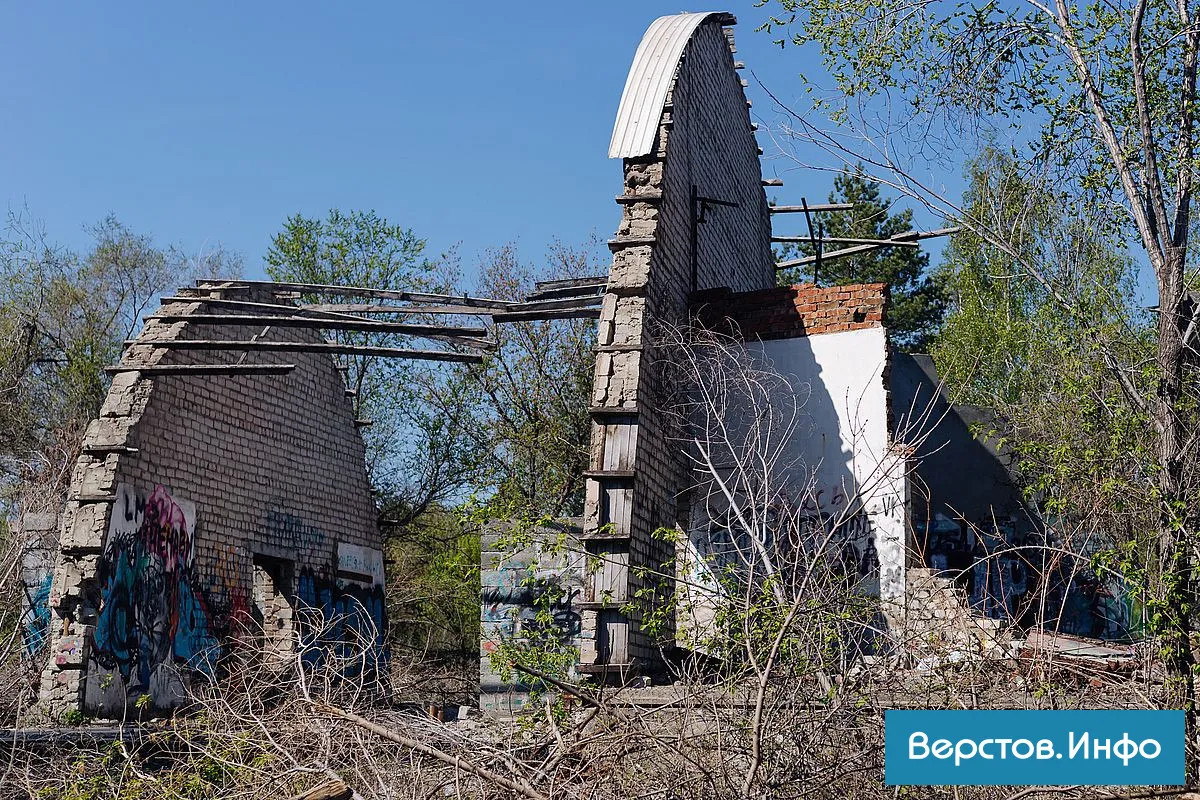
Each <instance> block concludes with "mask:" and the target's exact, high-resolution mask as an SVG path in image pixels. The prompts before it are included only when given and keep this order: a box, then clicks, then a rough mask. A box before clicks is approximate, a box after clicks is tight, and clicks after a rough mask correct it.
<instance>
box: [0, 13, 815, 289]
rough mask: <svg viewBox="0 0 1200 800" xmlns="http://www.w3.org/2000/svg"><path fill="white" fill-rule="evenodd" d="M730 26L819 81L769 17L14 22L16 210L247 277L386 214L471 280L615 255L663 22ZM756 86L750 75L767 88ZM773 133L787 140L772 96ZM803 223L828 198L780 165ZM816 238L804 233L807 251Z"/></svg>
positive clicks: (750, 53)
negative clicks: (624, 93) (322, 225)
mask: <svg viewBox="0 0 1200 800" xmlns="http://www.w3.org/2000/svg"><path fill="white" fill-rule="evenodd" d="M683 10H729V11H732V12H734V13H735V14H737V15H738V17H739V22H740V24H739V25H738V26H737V29H736V30H737V41H738V49H739V52H738V58H740V59H742V60H744V61H746V62H747V65H748V67H749V69H750V70H753V71H754V72H755V73H756V74H757V76H758V77H759V78H760V79H761V80H762V81H763V82H764V83H765V84H766V85H768V86H769V87H770V88H771V89H772V91H773V92H774V93H776V94H777V95H780V96H781V97H784V98H789V99H790V98H794V97H797V96H799V94H800V92H801V84H800V81H799V80H798V78H797V76H798V74H799V73H801V72H805V73H807V74H808V75H809V76H810V78H812V77H815V78H816V79H818V80H819V79H820V74H821V71H820V68H819V65H818V64H815V63H814V62H813V61H812V60H811V58H806V57H805V55H804V54H802V53H800V52H798V51H796V50H794V49H789V50H786V51H781V50H780V49H779V48H778V47H776V46H774V45H772V44H771V37H770V36H768V35H767V34H763V33H755V32H754V28H755V27H757V26H758V24H759V23H760V22H762V21H763V20H764V19H765V14H766V12H765V10H763V9H755V8H753V4H752V3H751V2H749V0H740V1H739V2H737V3H733V4H726V5H725V6H723V7H720V6H713V7H710V8H700V9H694V8H693V9H686V8H681V7H679V6H678V5H676V4H673V3H663V2H628V1H627V2H605V3H598V4H597V3H589V4H582V3H580V4H574V3H545V2H527V3H508V4H496V3H486V4H485V3H479V4H467V5H464V4H442V3H365V2H351V3H331V2H326V3H314V2H293V3H287V4H284V3H278V2H253V3H241V4H237V5H236V6H231V5H219V4H206V5H203V6H202V5H201V4H183V3H150V2H124V1H123V0H120V1H119V2H113V3H57V4H50V3H21V4H18V3H9V4H7V7H6V9H5V11H4V12H3V14H2V15H0V21H2V23H3V24H0V70H2V74H4V75H5V76H6V80H5V81H3V82H2V83H0V192H2V195H0V201H2V202H4V203H5V204H6V206H7V207H9V208H20V207H22V206H26V205H27V206H28V208H29V210H30V212H31V214H32V215H33V216H34V217H35V218H38V219H41V220H43V221H44V222H45V224H46V226H47V229H48V232H49V234H50V237H51V238H52V239H53V240H55V241H58V242H60V243H62V244H65V245H67V246H70V247H74V248H79V249H82V248H84V247H86V245H87V242H88V239H87V236H86V235H85V233H84V231H83V228H84V226H85V225H87V224H90V223H93V222H95V221H97V220H99V219H100V218H101V217H103V216H104V215H105V214H107V213H109V212H112V213H114V214H116V215H117V217H118V218H119V219H120V220H122V221H123V222H125V223H126V224H127V225H129V226H130V227H132V228H133V229H134V230H136V231H138V232H142V233H149V234H151V235H153V237H154V238H155V240H156V242H158V243H159V244H162V245H166V244H171V243H175V244H179V245H181V246H183V247H184V248H185V249H187V250H188V251H190V252H197V251H199V250H202V249H205V248H209V247H212V246H213V245H214V244H215V243H217V242H220V243H223V244H224V245H225V246H226V247H227V248H229V249H231V250H234V251H236V252H238V253H240V254H242V256H243V257H244V258H245V262H246V272H247V275H248V276H254V275H257V274H259V273H261V270H262V255H263V253H264V252H265V250H266V248H267V245H268V242H269V239H270V237H271V235H272V233H274V232H276V231H277V230H278V229H279V228H280V226H281V224H282V222H283V220H284V219H285V217H287V216H288V215H290V214H294V213H297V212H300V213H304V214H306V215H317V216H320V215H324V214H325V213H326V212H327V211H328V209H330V208H332V207H340V208H342V209H343V210H349V209H368V208H374V209H375V210H377V211H378V212H379V213H381V214H383V215H384V216H386V217H388V218H389V219H390V220H392V221H393V222H397V223H400V224H403V225H405V226H408V227H411V228H412V229H413V230H414V231H415V232H416V233H417V234H418V235H420V236H422V237H425V238H427V239H428V240H429V246H430V249H431V250H433V251H434V252H440V251H443V250H445V249H447V248H449V247H451V246H453V245H455V244H458V245H459V252H460V255H461V256H462V258H463V262H464V266H465V267H467V269H468V270H470V268H471V266H472V265H473V264H474V263H475V260H476V258H477V256H478V254H479V252H480V251H481V250H483V249H484V248H487V247H491V246H497V245H500V244H503V243H505V242H509V241H514V240H515V241H517V242H518V243H519V246H520V250H521V253H522V255H523V256H524V257H525V258H526V259H531V260H533V259H537V258H539V257H540V256H541V254H542V253H543V252H544V248H545V246H546V245H547V244H548V243H549V242H550V241H551V240H552V239H553V238H554V237H559V238H561V239H562V240H564V241H566V242H568V243H576V242H581V241H583V240H584V239H586V238H587V237H588V236H589V235H592V234H596V235H598V236H600V237H601V238H602V239H603V238H608V237H609V236H610V235H611V234H612V232H613V230H614V229H615V227H616V224H617V221H618V218H619V213H620V212H619V209H618V207H617V205H616V204H615V203H614V202H613V199H612V198H613V197H614V196H615V195H616V194H618V193H619V191H620V169H619V163H618V162H616V161H610V160H609V159H608V158H607V157H606V151H607V146H608V139H609V134H610V132H611V125H612V119H613V116H614V114H615V111H616V106H617V101H618V100H619V98H620V94H621V89H622V86H623V84H624V80H625V74H626V71H627V70H628V67H629V63H630V61H631V59H632V57H633V52H634V50H635V49H636V47H637V44H638V41H639V39H640V38H641V35H642V32H643V31H644V30H645V28H646V26H647V25H648V24H649V23H650V22H651V21H652V20H653V19H654V18H655V17H657V16H660V15H662V14H669V13H677V12H679V11H683ZM747 77H748V78H749V77H750V76H749V75H748V74H747ZM748 92H749V95H750V97H751V99H752V100H753V102H754V109H753V110H754V113H755V115H756V117H757V118H758V119H759V121H760V122H762V123H764V124H763V128H764V129H765V128H767V127H768V126H769V125H770V124H771V123H772V122H773V121H774V120H775V118H776V114H775V112H773V111H772V110H771V105H772V104H771V102H770V100H769V99H768V97H767V96H766V95H765V93H764V92H763V91H762V90H761V89H760V88H759V87H758V86H757V85H756V84H754V82H753V79H752V85H751V87H750V89H749V90H748ZM760 139H761V140H762V141H763V144H764V147H766V148H767V149H768V158H767V159H766V160H765V161H764V172H765V173H766V174H767V175H771V174H776V173H777V174H780V175H782V176H783V177H785V179H786V181H787V186H786V187H785V188H784V189H783V190H779V191H777V192H775V196H777V197H778V198H779V199H780V200H781V201H785V202H787V201H792V202H798V200H799V197H800V196H801V195H802V194H803V195H807V196H808V197H809V198H810V199H811V198H823V197H824V196H825V195H826V194H827V192H828V189H829V183H830V179H829V176H828V175H827V174H823V173H798V172H796V171H795V166H794V163H792V162H789V161H787V160H781V159H778V158H774V159H773V158H770V157H769V156H770V155H771V153H770V150H771V145H770V142H769V137H768V136H766V135H764V134H762V133H760ZM797 232H799V231H797Z"/></svg>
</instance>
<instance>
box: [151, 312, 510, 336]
mask: <svg viewBox="0 0 1200 800" xmlns="http://www.w3.org/2000/svg"><path fill="white" fill-rule="evenodd" d="M147 319H157V320H160V321H162V322H191V323H194V324H196V325H263V326H267V327H273V328H326V329H328V330H338V331H368V332H375V333H398V334H407V335H409V336H485V335H487V328H483V327H455V326H451V325H415V324H412V323H408V322H380V321H379V320H374V319H360V318H358V317H338V318H333V317H329V318H324V317H322V318H320V319H317V318H314V317H303V316H293V317H282V316H281V317H273V316H271V315H269V314H165V313H162V312H159V313H157V314H151V315H150V316H149V317H147Z"/></svg>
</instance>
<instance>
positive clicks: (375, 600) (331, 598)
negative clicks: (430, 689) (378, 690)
mask: <svg viewBox="0 0 1200 800" xmlns="http://www.w3.org/2000/svg"><path fill="white" fill-rule="evenodd" d="M376 552H378V551H376ZM296 600H297V604H298V607H299V609H300V611H301V613H300V624H301V627H300V637H301V638H300V644H301V648H302V657H303V659H304V662H305V663H306V664H308V665H309V666H311V667H317V666H322V665H327V664H329V665H336V666H337V667H338V669H339V670H340V671H341V672H343V673H344V674H345V675H347V676H349V677H355V676H359V675H368V676H378V675H382V674H384V673H385V672H386V666H387V648H386V646H385V643H384V637H385V634H386V632H387V618H386V613H385V610H384V596H383V584H382V583H375V582H369V583H367V582H361V581H356V580H346V579H344V578H341V577H339V578H335V579H333V580H331V579H330V578H329V577H328V576H326V575H321V574H318V573H316V572H314V571H313V570H311V569H307V568H306V569H302V570H301V571H300V574H299V576H298V577H297V581H296Z"/></svg>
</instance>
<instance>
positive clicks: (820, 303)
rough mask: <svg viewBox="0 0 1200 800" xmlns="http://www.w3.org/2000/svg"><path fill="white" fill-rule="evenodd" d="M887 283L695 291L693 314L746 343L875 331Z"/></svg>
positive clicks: (880, 319)
mask: <svg viewBox="0 0 1200 800" xmlns="http://www.w3.org/2000/svg"><path fill="white" fill-rule="evenodd" d="M888 297H889V294H888V287H887V284H885V283H856V284H851V285H850V286H830V287H821V286H814V285H813V284H811V283H802V284H799V285H797V286H778V287H774V288H771V289H760V290H759V291H755V292H737V293H734V292H731V291H729V290H728V289H710V290H707V291H703V292H697V293H696V294H695V296H694V298H693V301H692V310H693V312H694V314H695V315H696V318H697V320H698V321H699V322H700V324H701V325H703V326H704V327H706V328H711V329H712V330H716V331H722V332H725V333H731V334H733V335H739V332H740V335H741V336H742V337H743V338H746V339H794V338H796V337H799V336H816V335H818V334H822V333H835V332H837V331H857V330H862V329H863V328H877V327H880V326H882V325H884V324H885V322H886V320H887V317H886V313H887V304H888Z"/></svg>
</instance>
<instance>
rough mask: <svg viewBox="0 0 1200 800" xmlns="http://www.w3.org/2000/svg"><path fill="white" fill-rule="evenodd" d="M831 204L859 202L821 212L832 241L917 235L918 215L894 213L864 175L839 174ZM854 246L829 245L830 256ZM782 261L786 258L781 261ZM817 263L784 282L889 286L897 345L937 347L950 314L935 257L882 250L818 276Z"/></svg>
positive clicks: (836, 263) (786, 274)
mask: <svg viewBox="0 0 1200 800" xmlns="http://www.w3.org/2000/svg"><path fill="white" fill-rule="evenodd" d="M829 202H831V203H853V204H854V209H853V210H852V211H837V212H821V213H817V214H814V215H813V225H814V226H820V228H821V229H822V231H823V233H824V236H825V237H826V238H844V239H890V238H892V237H894V236H896V235H898V234H901V233H906V232H908V231H911V230H913V225H912V211H910V210H907V209H906V210H904V211H901V212H899V213H896V214H893V213H890V212H889V209H890V206H891V203H890V202H889V201H888V200H887V199H885V198H884V197H882V196H881V194H880V191H879V183H878V182H877V181H872V180H870V179H868V178H866V177H865V176H863V174H862V172H861V171H855V172H853V173H846V174H841V175H838V176H837V177H836V178H834V181H833V192H832V193H830V195H829ZM814 233H816V231H814ZM853 246H854V245H852V244H841V243H836V242H826V243H825V245H824V247H823V248H822V250H823V252H824V253H831V252H833V251H835V250H841V249H845V248H849V247H853ZM812 252H813V248H812V245H810V244H808V243H801V244H800V245H798V246H791V247H786V248H784V249H783V250H782V255H783V257H784V259H786V258H791V257H794V256H795V255H811V254H812ZM781 260H782V259H781ZM814 266H815V265H814V264H805V265H803V266H800V267H797V268H794V269H789V270H784V271H782V272H780V273H779V275H780V281H781V283H783V284H785V285H787V284H793V283H816V284H817V285H819V286H844V285H846V284H850V283H886V284H887V285H888V286H889V287H890V288H891V293H892V300H891V306H890V308H889V311H888V331H889V333H890V335H891V338H892V342H893V343H894V344H896V345H897V346H898V347H900V348H901V349H903V350H906V351H909V352H918V353H920V352H927V351H928V349H929V347H930V345H931V344H932V343H933V340H934V337H935V336H936V334H937V331H938V328H939V327H940V326H941V322H942V317H943V315H944V314H945V311H946V301H947V296H946V291H945V288H944V287H943V285H942V282H941V280H940V278H939V276H938V275H936V274H933V273H931V272H930V271H929V256H928V254H926V253H924V252H922V250H921V249H919V248H917V247H882V248H877V249H875V250H870V251H868V252H865V253H862V254H858V255H853V256H844V257H842V258H835V259H830V260H823V261H822V262H821V267H820V269H819V270H817V271H816V276H815V278H816V279H815V281H814Z"/></svg>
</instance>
